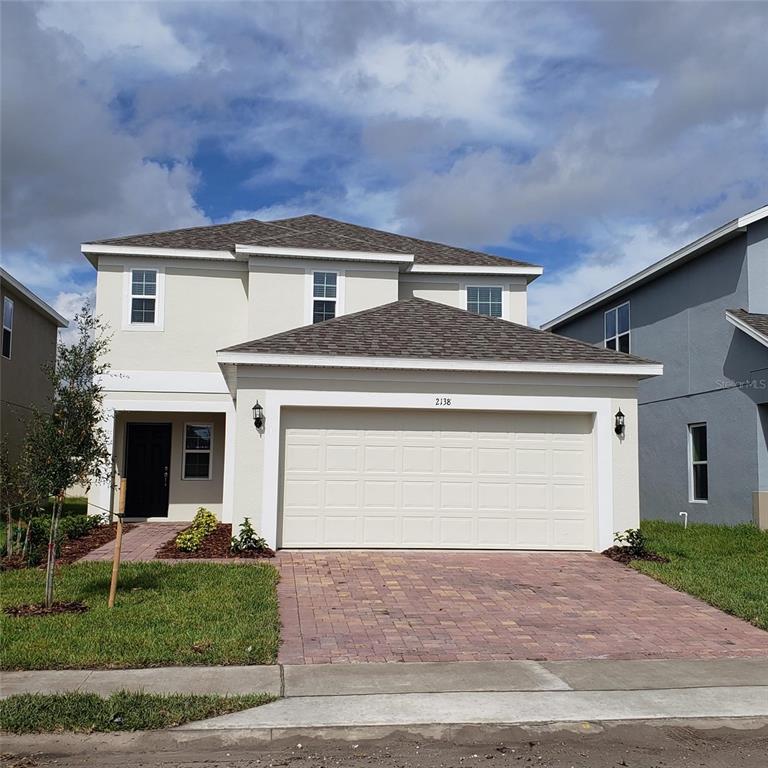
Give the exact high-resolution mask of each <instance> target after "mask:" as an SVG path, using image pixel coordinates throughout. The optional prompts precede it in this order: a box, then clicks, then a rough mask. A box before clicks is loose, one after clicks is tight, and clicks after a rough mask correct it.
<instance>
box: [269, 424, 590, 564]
mask: <svg viewBox="0 0 768 768" xmlns="http://www.w3.org/2000/svg"><path fill="white" fill-rule="evenodd" d="M448 421H450V423H451V425H452V426H455V427H456V429H455V430H454V429H451V430H447V429H445V427H444V425H445V423H447V422H448ZM397 422H399V423H400V424H401V425H402V429H392V425H393V423H397ZM284 425H285V427H284V433H283V442H284V449H283V450H284V453H283V462H282V472H283V479H282V482H283V493H282V528H281V530H282V536H281V541H280V544H281V546H285V547H393V548H397V547H417V548H430V547H438V548H440V547H442V548H453V547H461V548H473V547H474V548H493V549H497V548H508V549H515V548H519V549H526V548H530V549H548V548H557V549H591V548H592V542H593V538H594V512H593V506H594V503H593V489H592V472H593V461H592V438H591V434H590V433H591V428H592V421H591V418H589V417H587V416H582V415H575V414H570V415H565V414H519V413H501V414H499V413H468V412H456V413H451V414H450V416H449V415H448V414H446V413H444V412H440V413H437V412H409V413H405V412H392V411H388V412H386V413H382V412H380V411H372V410H371V411H359V410H354V409H343V410H330V409H329V410H302V409H289V410H287V411H285V412H284ZM321 425H325V428H321ZM465 425H466V426H465Z"/></svg>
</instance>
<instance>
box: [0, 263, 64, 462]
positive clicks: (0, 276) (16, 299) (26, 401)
mask: <svg viewBox="0 0 768 768" xmlns="http://www.w3.org/2000/svg"><path fill="white" fill-rule="evenodd" d="M0 309H1V311H2V324H3V329H2V334H3V335H2V349H1V350H0V439H1V440H2V443H3V446H4V447H6V448H7V450H8V456H9V458H10V460H11V461H14V460H15V459H16V457H17V456H18V453H19V450H20V448H21V445H22V443H23V441H24V435H25V432H26V422H27V419H28V418H29V417H30V415H31V414H32V409H33V408H39V409H41V410H42V409H44V408H46V407H47V405H48V403H49V400H50V396H51V385H50V382H49V381H48V378H47V377H46V376H45V374H44V372H43V365H45V364H48V363H53V362H54V360H55V359H56V338H57V334H58V331H59V328H66V327H67V321H66V320H65V319H64V318H63V317H62V316H61V315H60V314H59V313H58V312H56V311H55V310H54V309H53V308H52V307H49V306H48V305H47V304H46V303H45V302H44V301H43V300H42V299H40V298H39V297H38V296H36V295H35V294H34V293H32V291H30V290H29V289H28V288H26V287H25V286H24V285H22V284H21V283H20V282H19V281H18V280H16V278H14V277H12V276H11V275H9V274H8V273H7V272H6V271H5V270H4V269H2V268H0Z"/></svg>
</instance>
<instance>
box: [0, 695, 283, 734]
mask: <svg viewBox="0 0 768 768" xmlns="http://www.w3.org/2000/svg"><path fill="white" fill-rule="evenodd" d="M274 700H275V697H274V696H270V695H269V694H266V693H253V694H248V695H245V696H197V695H181V694H172V695H170V696H159V695H157V694H150V693H128V692H127V691H120V692H119V693H113V694H112V695H111V696H109V698H102V697H101V696H97V695H96V694H95V693H76V692H71V693H58V694H42V693H24V694H20V695H18V696H11V697H9V698H7V699H5V700H3V701H0V730H3V731H7V732H11V733H51V732H61V731H77V732H80V733H92V732H96V731H145V730H152V729H156V728H172V727H174V726H177V725H182V723H188V722H190V721H192V720H204V719H205V718H207V717H216V716H217V715H227V714H229V713H230V712H239V711H240V710H242V709H249V708H250V707H259V706H261V705H262V704H267V703H269V702H270V701H274Z"/></svg>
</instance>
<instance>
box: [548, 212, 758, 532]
mask: <svg viewBox="0 0 768 768" xmlns="http://www.w3.org/2000/svg"><path fill="white" fill-rule="evenodd" d="M542 327H543V328H545V329H548V330H551V331H554V332H555V333H557V334H561V335H563V336H567V337H570V338H575V339H581V340H583V341H587V342H589V343H591V344H594V345H596V346H599V347H604V348H606V349H612V350H613V349H619V350H622V351H625V352H631V353H632V354H636V355H641V356H644V357H650V358H652V359H654V360H659V361H660V362H662V363H663V365H664V376H663V377H659V378H655V379H648V380H645V381H642V382H641V383H640V386H639V388H638V393H639V403H640V506H641V511H642V514H643V516H644V517H649V518H665V519H668V520H679V519H680V513H681V512H686V513H688V516H689V519H690V520H691V521H699V522H709V523H740V522H746V521H749V520H751V519H754V520H756V521H757V522H758V523H759V524H760V525H761V526H762V527H765V528H768V448H767V447H766V437H767V436H768V206H766V207H763V208H760V209H759V210H757V211H753V212H752V213H749V214H746V215H745V216H742V217H740V218H738V219H735V220H734V221H731V222H728V223H727V224H725V225H723V226H722V227H719V228H718V229H716V230H714V231H713V232H710V233H709V234H707V235H705V236H704V237H702V238H700V239H699V240H696V241H695V242H693V243H691V244H690V245H687V246H686V247H685V248H682V249H681V250H679V251H677V252H675V253H673V254H671V255H669V256H667V257H666V258H663V259H662V260H661V261H658V262H656V263H655V264H653V265H651V266H650V267H648V268H647V269H644V270H643V271H641V272H638V273H637V274H636V275H633V276H632V277H630V278H628V279H627V280H624V281H623V282H621V283H619V284H618V285H616V286H614V287H612V288H610V289H609V290H607V291H605V292H603V293H601V294H599V295H598V296H595V297H594V298H592V299H590V300H589V301H586V302H584V303H583V304H580V305H579V306H577V307H575V308H574V309H572V310H570V311H569V312H566V313H565V314H563V315H560V317H557V318H555V319H554V320H552V321H550V322H548V323H545V324H544V325H543V326H542Z"/></svg>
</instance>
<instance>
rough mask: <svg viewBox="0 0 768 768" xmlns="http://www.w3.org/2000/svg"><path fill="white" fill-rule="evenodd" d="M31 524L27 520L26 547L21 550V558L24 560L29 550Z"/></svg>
mask: <svg viewBox="0 0 768 768" xmlns="http://www.w3.org/2000/svg"><path fill="white" fill-rule="evenodd" d="M30 527H31V526H30V522H29V520H27V530H26V532H25V533H24V546H22V548H21V556H22V557H23V558H24V557H26V556H27V551H28V550H29V529H30Z"/></svg>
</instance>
